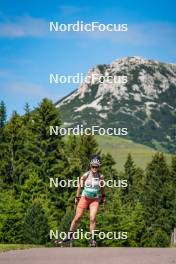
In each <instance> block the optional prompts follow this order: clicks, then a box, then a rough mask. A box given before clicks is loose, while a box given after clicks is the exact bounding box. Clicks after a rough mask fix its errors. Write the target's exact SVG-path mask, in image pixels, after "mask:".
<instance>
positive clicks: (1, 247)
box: [0, 244, 43, 252]
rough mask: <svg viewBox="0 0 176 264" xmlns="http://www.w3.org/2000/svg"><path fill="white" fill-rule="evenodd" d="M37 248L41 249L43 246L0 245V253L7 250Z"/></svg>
mask: <svg viewBox="0 0 176 264" xmlns="http://www.w3.org/2000/svg"><path fill="white" fill-rule="evenodd" d="M39 247H43V246H41V245H30V244H0V252H5V251H9V250H17V249H29V248H39Z"/></svg>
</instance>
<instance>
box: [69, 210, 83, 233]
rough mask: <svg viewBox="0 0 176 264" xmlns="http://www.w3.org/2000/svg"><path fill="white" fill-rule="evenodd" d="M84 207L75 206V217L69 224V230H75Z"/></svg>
mask: <svg viewBox="0 0 176 264" xmlns="http://www.w3.org/2000/svg"><path fill="white" fill-rule="evenodd" d="M84 210H85V208H81V207H78V206H77V209H76V214H75V217H74V218H73V220H72V222H71V226H70V231H72V232H74V231H75V230H76V227H77V225H78V223H79V221H80V219H81V216H82V215H83V213H84Z"/></svg>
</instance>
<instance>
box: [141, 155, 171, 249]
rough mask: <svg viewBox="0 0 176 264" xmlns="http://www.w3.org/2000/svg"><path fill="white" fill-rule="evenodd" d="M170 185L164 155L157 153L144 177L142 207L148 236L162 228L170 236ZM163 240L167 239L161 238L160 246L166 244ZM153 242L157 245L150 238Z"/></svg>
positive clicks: (152, 243)
mask: <svg viewBox="0 0 176 264" xmlns="http://www.w3.org/2000/svg"><path fill="white" fill-rule="evenodd" d="M170 187H171V185H170V172H169V169H168V166H167V163H166V160H165V157H164V155H163V154H162V153H157V154H155V155H154V156H153V159H152V161H151V162H150V163H149V164H148V166H147V169H146V177H145V189H144V201H143V207H144V208H145V223H146V226H147V229H148V235H149V236H151V235H152V236H153V234H155V233H156V232H157V230H163V233H164V232H166V234H167V235H168V237H169V236H170V231H171V230H170V229H171V226H170V217H171V214H170V213H171V211H170V192H169V190H170ZM156 240H157V236H156ZM165 241H168V239H165V240H163V244H162V246H168V245H167V244H165ZM154 244H155V246H157V241H156V243H155V242H154V241H153V240H152V242H151V246H153V245H154ZM159 245H160V246H161V244H159Z"/></svg>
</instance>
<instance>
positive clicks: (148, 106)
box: [56, 57, 176, 152]
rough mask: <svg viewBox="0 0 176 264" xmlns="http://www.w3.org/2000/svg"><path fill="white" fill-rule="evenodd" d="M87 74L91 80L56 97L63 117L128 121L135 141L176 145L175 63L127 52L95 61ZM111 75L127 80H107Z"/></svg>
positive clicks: (68, 120) (112, 122) (107, 122)
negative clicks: (110, 60) (103, 61)
mask: <svg viewBox="0 0 176 264" xmlns="http://www.w3.org/2000/svg"><path fill="white" fill-rule="evenodd" d="M95 74H96V76H99V79H97V80H96V79H95V78H93V76H95ZM87 76H89V77H90V78H89V82H84V83H82V84H81V85H80V87H79V89H77V90H75V91H74V92H72V93H71V94H70V95H68V96H66V97H65V98H63V99H62V100H60V101H59V102H58V103H56V106H57V107H59V108H60V111H61V115H62V118H63V120H64V122H66V123H69V124H70V125H71V126H73V125H75V124H83V125H84V126H91V125H99V126H101V127H105V128H107V127H117V128H119V127H127V128H128V136H127V137H128V138H130V139H132V140H134V141H135V142H139V143H142V144H146V145H149V146H152V147H154V148H158V147H159V148H160V149H163V150H168V151H171V152H173V151H175V150H176V135H175V128H176V65H174V64H166V63H161V62H158V61H152V60H146V59H143V58H141V57H125V58H122V59H120V60H116V61H114V62H113V63H112V64H110V65H98V66H96V67H95V68H93V69H91V70H90V71H89V72H88V74H87ZM109 76H112V77H113V78H115V77H119V76H121V78H122V79H123V77H124V76H126V77H127V83H122V82H121V83H111V84H110V83H108V77H109ZM101 78H104V79H103V80H104V81H103V82H102V83H100V82H99V80H101Z"/></svg>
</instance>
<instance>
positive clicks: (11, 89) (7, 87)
mask: <svg viewBox="0 0 176 264" xmlns="http://www.w3.org/2000/svg"><path fill="white" fill-rule="evenodd" d="M1 87H2V89H3V90H4V91H6V93H8V94H9V96H14V98H15V97H20V98H22V99H23V98H24V97H32V98H34V99H41V98H44V97H48V98H51V94H50V93H49V92H48V90H47V89H46V88H45V87H44V86H42V85H38V84H34V83H25V82H20V81H15V82H12V83H11V82H10V83H6V84H4V85H2V86H1Z"/></svg>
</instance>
